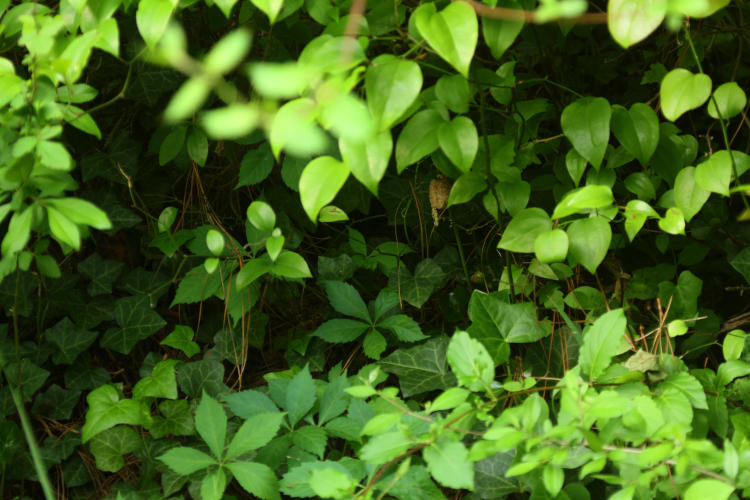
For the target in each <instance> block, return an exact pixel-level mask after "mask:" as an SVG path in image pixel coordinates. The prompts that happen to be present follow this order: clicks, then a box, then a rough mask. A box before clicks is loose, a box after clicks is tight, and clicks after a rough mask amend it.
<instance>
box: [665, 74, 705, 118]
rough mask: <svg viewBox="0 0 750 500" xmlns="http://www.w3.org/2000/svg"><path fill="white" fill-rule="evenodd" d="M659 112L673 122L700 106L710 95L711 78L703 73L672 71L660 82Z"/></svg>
mask: <svg viewBox="0 0 750 500" xmlns="http://www.w3.org/2000/svg"><path fill="white" fill-rule="evenodd" d="M660 92H661V97H660V100H661V112H662V113H663V114H664V118H666V119H667V120H669V121H675V120H676V119H677V118H679V117H680V116H682V114H683V113H685V112H686V111H690V110H691V109H695V108H697V107H699V106H701V105H702V104H703V103H704V102H706V100H707V99H708V97H709V96H710V95H711V78H710V77H709V76H708V75H704V74H703V73H699V74H697V75H696V74H693V73H691V72H690V71H688V70H686V69H683V68H677V69H673V70H672V71H670V72H669V73H667V76H665V77H664V79H663V80H662V81H661V89H660Z"/></svg>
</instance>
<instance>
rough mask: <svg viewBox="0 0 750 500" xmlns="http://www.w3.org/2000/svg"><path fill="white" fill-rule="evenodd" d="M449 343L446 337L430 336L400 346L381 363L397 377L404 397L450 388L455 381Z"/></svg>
mask: <svg viewBox="0 0 750 500" xmlns="http://www.w3.org/2000/svg"><path fill="white" fill-rule="evenodd" d="M447 347H448V339H447V338H445V337H436V338H431V339H429V340H428V341H426V342H425V343H423V344H420V345H418V346H415V347H411V348H409V349H397V350H396V351H394V352H393V353H392V354H390V355H389V356H387V357H385V358H383V359H382V360H380V362H379V363H378V365H379V366H380V367H381V368H382V369H383V370H384V371H386V372H389V373H393V374H394V375H396V376H397V377H398V380H399V385H400V387H401V392H402V394H403V395H404V397H411V396H413V395H415V394H420V393H423V392H427V391H433V390H438V389H447V388H449V387H452V386H453V385H454V384H455V383H456V379H455V377H454V376H453V374H452V373H451V371H450V370H449V367H448V363H447V360H446V357H445V353H446V349H447Z"/></svg>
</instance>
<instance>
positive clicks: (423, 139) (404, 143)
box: [396, 109, 444, 174]
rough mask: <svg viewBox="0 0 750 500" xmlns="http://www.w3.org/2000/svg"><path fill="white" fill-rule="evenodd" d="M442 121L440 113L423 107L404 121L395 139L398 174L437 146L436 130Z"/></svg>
mask: <svg viewBox="0 0 750 500" xmlns="http://www.w3.org/2000/svg"><path fill="white" fill-rule="evenodd" d="M443 121H444V120H443V118H442V116H440V113H438V112H437V111H435V110H434V109H425V110H423V111H420V112H419V113H417V114H415V115H414V116H412V117H411V118H410V119H409V121H408V122H406V126H404V128H403V129H402V130H401V134H400V135H399V136H398V140H397V141H396V170H398V173H399V174H400V173H401V172H403V171H404V169H405V168H406V167H408V166H409V165H412V164H414V163H416V162H418V161H419V160H421V159H422V158H424V157H425V156H427V155H428V154H430V153H432V152H433V151H435V150H436V149H437V148H438V146H439V143H438V134H437V132H438V128H439V127H440V124H441V123H442V122H443Z"/></svg>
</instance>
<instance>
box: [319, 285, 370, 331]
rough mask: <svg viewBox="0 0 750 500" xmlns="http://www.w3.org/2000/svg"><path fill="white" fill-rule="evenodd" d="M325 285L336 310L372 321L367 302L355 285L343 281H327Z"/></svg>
mask: <svg viewBox="0 0 750 500" xmlns="http://www.w3.org/2000/svg"><path fill="white" fill-rule="evenodd" d="M323 286H324V288H325V289H326V295H328V300H329V302H330V303H331V306H332V307H333V308H334V309H335V310H336V311H338V312H340V313H341V314H346V315H347V316H354V317H355V318H359V319H361V320H362V321H365V322H368V323H370V322H371V321H372V320H371V318H370V311H369V310H368V309H367V304H365V301H364V300H362V297H360V295H359V292H357V290H356V289H355V288H354V287H353V286H351V285H350V284H348V283H344V282H343V281H325V282H324V283H323Z"/></svg>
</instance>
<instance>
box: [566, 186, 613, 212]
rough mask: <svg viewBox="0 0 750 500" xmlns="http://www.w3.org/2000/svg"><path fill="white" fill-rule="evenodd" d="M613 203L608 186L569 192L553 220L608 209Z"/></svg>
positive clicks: (589, 187)
mask: <svg viewBox="0 0 750 500" xmlns="http://www.w3.org/2000/svg"><path fill="white" fill-rule="evenodd" d="M613 201H614V198H613V197H612V190H611V189H610V188H609V187H608V186H602V185H597V184H591V185H588V186H584V187H582V188H578V189H574V190H573V191H570V192H568V193H567V194H566V195H565V196H564V197H563V199H562V200H560V203H558V204H557V206H556V207H555V211H554V212H553V213H552V218H553V219H561V218H563V217H567V216H568V215H573V214H575V213H578V212H580V211H582V210H585V209H592V208H604V207H608V206H610V205H611V204H612V202H613Z"/></svg>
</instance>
